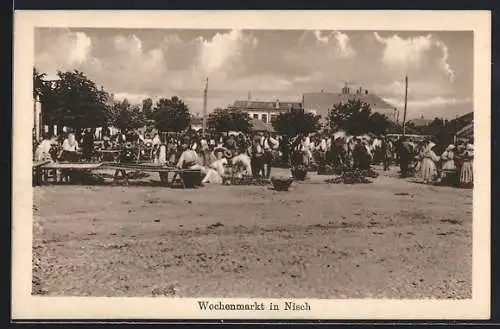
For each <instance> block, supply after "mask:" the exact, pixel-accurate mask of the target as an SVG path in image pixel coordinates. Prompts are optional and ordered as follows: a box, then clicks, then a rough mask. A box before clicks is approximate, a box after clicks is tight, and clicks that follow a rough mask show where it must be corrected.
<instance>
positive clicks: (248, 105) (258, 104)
mask: <svg viewBox="0 0 500 329" xmlns="http://www.w3.org/2000/svg"><path fill="white" fill-rule="evenodd" d="M232 108H235V109H239V110H241V111H244V112H247V113H248V114H249V115H250V118H251V119H257V120H261V121H262V122H264V123H268V124H270V123H271V122H272V120H273V119H274V118H275V117H277V116H278V115H279V114H280V113H286V112H289V111H292V110H300V109H302V103H301V102H281V101H280V100H276V101H252V100H247V101H235V102H234V104H233V105H232Z"/></svg>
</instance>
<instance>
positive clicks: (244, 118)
mask: <svg viewBox="0 0 500 329" xmlns="http://www.w3.org/2000/svg"><path fill="white" fill-rule="evenodd" d="M207 121H208V122H207V123H208V128H209V129H211V130H215V131H218V132H226V133H228V132H230V131H241V132H244V133H246V132H248V131H250V128H251V127H252V124H251V123H250V116H249V115H248V113H246V112H243V111H242V110H240V109H236V108H229V109H221V108H216V109H215V110H214V111H213V112H212V113H210V115H209V116H208V120H207Z"/></svg>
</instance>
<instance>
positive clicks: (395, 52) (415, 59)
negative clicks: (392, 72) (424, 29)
mask: <svg viewBox="0 0 500 329" xmlns="http://www.w3.org/2000/svg"><path fill="white" fill-rule="evenodd" d="M374 35H375V38H376V39H377V41H379V42H381V43H383V44H385V49H384V54H383V56H382V60H383V61H384V62H385V63H387V64H389V65H397V66H403V67H406V66H409V65H413V66H416V67H420V66H421V64H422V62H423V59H424V56H425V53H426V52H427V51H429V49H431V47H432V40H431V38H432V35H430V34H428V35H427V36H419V37H412V38H408V39H403V38H401V37H399V36H398V35H397V34H394V35H393V36H391V37H388V38H383V37H381V36H380V35H379V34H378V33H377V32H375V33H374Z"/></svg>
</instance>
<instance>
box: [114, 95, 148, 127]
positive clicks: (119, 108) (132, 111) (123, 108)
mask: <svg viewBox="0 0 500 329" xmlns="http://www.w3.org/2000/svg"><path fill="white" fill-rule="evenodd" d="M110 113H111V116H110V118H109V121H108V122H109V124H110V125H112V126H115V127H116V128H119V129H120V130H122V131H125V130H127V129H129V128H130V129H136V128H140V127H143V126H144V125H145V124H146V117H145V115H144V112H142V111H141V109H140V107H139V106H132V105H130V103H129V102H128V100H127V99H124V100H123V101H122V102H115V103H114V104H113V106H112V109H111V111H110Z"/></svg>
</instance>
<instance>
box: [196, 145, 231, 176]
mask: <svg viewBox="0 0 500 329" xmlns="http://www.w3.org/2000/svg"><path fill="white" fill-rule="evenodd" d="M214 153H215V155H214V156H213V157H210V159H211V160H212V162H211V163H210V164H209V165H208V166H207V167H205V168H204V171H205V172H204V173H205V177H204V178H203V180H202V181H201V182H202V183H203V184H206V183H213V184H222V182H223V180H222V176H224V172H225V165H227V159H226V158H225V157H224V156H223V154H224V152H223V150H222V148H218V149H215V150H214Z"/></svg>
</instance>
